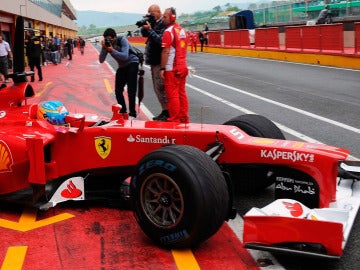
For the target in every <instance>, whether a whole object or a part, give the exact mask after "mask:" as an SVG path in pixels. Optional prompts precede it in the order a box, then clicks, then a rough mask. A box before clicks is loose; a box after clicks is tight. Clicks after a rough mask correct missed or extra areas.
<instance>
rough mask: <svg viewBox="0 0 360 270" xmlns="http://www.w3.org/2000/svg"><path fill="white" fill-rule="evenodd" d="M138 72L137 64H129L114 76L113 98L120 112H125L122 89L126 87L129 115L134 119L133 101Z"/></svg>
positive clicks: (119, 69) (120, 68)
mask: <svg viewBox="0 0 360 270" xmlns="http://www.w3.org/2000/svg"><path fill="white" fill-rule="evenodd" d="M138 72H139V64H138V63H130V64H129V65H127V66H125V67H119V68H118V69H117V71H116V75H115V96H116V100H117V102H118V103H119V104H120V105H121V106H122V109H121V112H122V113H125V112H127V107H126V103H125V98H124V93H123V92H124V87H125V85H127V90H128V97H129V111H130V113H129V115H130V116H134V117H136V109H135V105H136V104H135V103H136V102H135V100H136V91H137V76H138Z"/></svg>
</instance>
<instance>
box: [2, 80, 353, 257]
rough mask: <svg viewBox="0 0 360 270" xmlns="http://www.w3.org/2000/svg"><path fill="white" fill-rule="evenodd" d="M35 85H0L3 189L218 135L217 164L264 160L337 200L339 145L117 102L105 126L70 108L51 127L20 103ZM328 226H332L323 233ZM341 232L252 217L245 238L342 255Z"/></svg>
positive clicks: (325, 200)
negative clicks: (64, 120)
mask: <svg viewBox="0 0 360 270" xmlns="http://www.w3.org/2000/svg"><path fill="white" fill-rule="evenodd" d="M31 91H32V88H29V85H28V84H27V82H24V83H21V84H19V85H17V86H16V87H15V86H14V87H7V88H6V89H2V90H1V92H0V94H1V95H4V96H6V98H1V99H0V106H1V111H0V126H1V131H0V194H9V193H13V192H17V191H20V190H22V189H26V188H29V187H31V186H32V184H37V185H45V184H46V183H47V182H48V181H50V180H54V179H58V178H61V177H66V176H73V175H76V174H77V173H84V172H87V171H92V170H95V169H96V170H103V171H107V170H109V169H119V170H122V169H124V171H127V172H129V176H130V175H131V168H133V167H135V166H136V164H137V163H138V162H139V160H140V159H141V158H142V157H143V156H145V155H146V154H148V153H149V152H151V151H153V150H155V149H157V148H159V147H162V146H165V145H169V144H183V145H191V146H195V147H197V148H199V149H201V150H203V151H207V150H208V149H209V146H210V145H212V144H214V143H218V142H220V143H222V144H223V146H224V149H225V151H224V152H223V153H222V154H221V155H220V157H219V158H218V159H217V161H216V162H217V163H218V164H219V165H220V166H221V165H226V164H266V165H270V166H273V165H274V166H282V167H287V168H291V169H296V170H298V171H301V172H304V173H306V174H307V175H309V176H311V177H312V178H313V179H315V180H316V182H317V184H318V186H319V189H320V194H319V207H320V208H322V207H329V205H330V203H331V202H334V201H335V200H336V179H337V176H338V162H339V161H341V160H345V159H346V158H347V157H348V155H349V151H348V150H346V149H342V148H338V147H332V146H327V145H321V144H314V143H306V142H296V141H287V140H276V139H266V138H257V137H251V136H249V135H247V134H246V133H245V132H243V131H242V130H240V129H239V128H237V127H235V126H227V125H210V124H195V123H191V124H186V125H184V124H177V123H172V122H154V121H140V120H132V121H131V120H128V119H125V118H127V117H123V115H122V114H120V113H118V111H119V107H118V105H114V106H113V108H112V111H113V116H112V118H111V119H105V120H106V121H107V124H105V125H100V126H97V125H96V123H97V122H98V121H99V119H98V118H97V117H94V116H91V115H90V116H84V115H76V114H74V115H72V114H70V116H69V117H68V122H69V123H70V127H64V126H54V125H51V124H50V123H48V122H46V121H44V120H39V119H37V117H36V115H37V104H32V105H23V106H18V105H19V104H21V101H23V97H24V96H27V97H30V96H32V95H31ZM2 97H3V96H2ZM238 180H239V181H241V179H238ZM284 228H285V229H284ZM323 228H328V229H327V231H328V232H329V233H325V234H323V233H322V232H323ZM341 231H342V226H341V225H339V224H331V223H328V222H318V221H313V220H300V219H292V218H279V217H277V218H275V219H272V218H268V217H248V218H245V235H244V242H245V243H249V242H250V243H251V242H260V243H265V244H273V243H277V242H287V241H299V242H303V241H315V242H317V241H319V242H320V243H325V245H326V246H327V247H329V252H331V253H332V254H340V253H341V239H338V238H339V237H340V236H339V235H341ZM299 232H300V233H299ZM329 235H335V236H336V237H335V238H336V239H334V238H328V236H329ZM339 243H340V244H339Z"/></svg>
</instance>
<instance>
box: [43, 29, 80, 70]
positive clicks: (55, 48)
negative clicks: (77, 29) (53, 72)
mask: <svg viewBox="0 0 360 270" xmlns="http://www.w3.org/2000/svg"><path fill="white" fill-rule="evenodd" d="M39 38H40V45H41V64H42V65H47V64H49V63H53V64H54V65H57V64H59V63H61V60H62V59H65V58H67V59H68V60H72V55H73V53H74V49H77V50H78V51H80V52H81V54H84V48H85V40H84V39H83V38H82V37H78V38H74V39H72V38H66V37H64V38H58V37H57V36H55V37H44V36H40V37H39Z"/></svg>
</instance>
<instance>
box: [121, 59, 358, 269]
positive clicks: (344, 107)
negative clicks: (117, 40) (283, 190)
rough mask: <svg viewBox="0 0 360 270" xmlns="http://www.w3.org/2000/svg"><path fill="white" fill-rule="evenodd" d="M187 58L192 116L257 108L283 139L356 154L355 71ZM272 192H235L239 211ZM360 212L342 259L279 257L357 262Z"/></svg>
mask: <svg viewBox="0 0 360 270" xmlns="http://www.w3.org/2000/svg"><path fill="white" fill-rule="evenodd" d="M188 64H189V66H193V67H194V68H195V69H196V72H195V76H194V77H193V78H188V80H187V83H188V86H187V92H188V95H189V100H190V116H191V121H193V122H200V121H202V122H205V123H224V122H225V121H227V120H229V119H230V118H232V117H234V116H236V115H239V114H243V113H249V112H254V113H257V114H261V115H264V116H266V117H268V118H270V119H271V120H272V121H275V122H276V123H280V124H281V125H283V126H284V127H285V129H284V130H283V131H284V134H285V136H286V138H287V139H291V140H307V141H311V140H314V141H319V142H322V143H326V144H330V145H335V146H339V147H344V148H348V149H350V150H351V152H352V155H353V156H355V157H357V158H359V157H360V136H359V133H360V132H359V127H360V118H359V115H360V105H359V100H360V92H359V91H358V89H359V85H360V76H359V72H360V71H359V70H351V69H342V68H331V67H325V66H318V65H305V64H297V63H289V62H282V61H273V60H265V59H254V58H244V57H234V56H224V55H215V54H205V53H195V54H190V53H189V54H188ZM114 67H115V68H116V66H114ZM149 74H150V73H149V72H146V75H145V78H146V79H145V97H144V101H143V102H144V104H145V106H146V107H147V108H148V109H149V113H148V116H149V117H151V116H152V115H156V114H158V113H159V105H158V103H157V100H156V97H155V96H154V94H153V91H152V85H151V78H150V76H149ZM296 132H297V133H296ZM299 136H300V137H299ZM272 199H273V188H269V189H267V190H265V191H264V192H263V193H261V194H257V195H256V196H244V195H242V196H241V197H239V198H237V199H236V207H237V209H238V212H239V214H244V213H245V212H246V211H247V210H248V209H250V208H251V207H253V206H258V207H262V206H264V205H266V204H267V203H269V202H271V201H272ZM359 216H360V215H359V214H358V216H357V220H356V222H355V224H354V227H353V230H352V233H351V235H350V239H349V241H348V243H347V245H346V248H345V250H344V255H343V256H342V258H341V260H340V261H323V260H316V259H308V258H305V259H304V258H299V257H293V256H275V257H276V259H277V260H278V261H279V262H280V264H281V265H283V266H284V267H285V268H286V269H294V270H297V269H299V270H300V269H333V270H340V269H358V261H359V259H360V255H359V252H358V250H359V248H360V242H359V239H360V230H359V222H360V220H359ZM329 237H331V236H329Z"/></svg>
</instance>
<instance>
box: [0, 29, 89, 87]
mask: <svg viewBox="0 0 360 270" xmlns="http://www.w3.org/2000/svg"><path fill="white" fill-rule="evenodd" d="M24 44H25V54H26V58H25V61H26V63H25V65H27V66H28V67H29V68H30V70H31V71H35V68H36V71H37V72H36V73H37V76H38V79H39V81H42V80H43V72H42V66H46V65H48V64H51V63H52V64H54V65H57V64H59V63H61V60H62V59H68V60H72V55H73V53H74V49H77V50H78V51H79V52H80V53H81V54H82V55H83V54H84V51H85V44H86V43H85V40H84V39H83V38H82V37H77V38H66V37H64V38H58V37H57V36H55V37H46V36H39V35H35V32H34V31H32V30H26V31H25V40H24ZM10 69H12V52H11V47H10V45H9V43H8V42H7V41H5V40H4V37H3V35H1V34H0V81H2V82H5V83H9V82H10V80H9V79H8V78H7V75H8V73H9V70H10ZM31 81H32V82H34V81H35V75H33V76H31Z"/></svg>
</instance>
